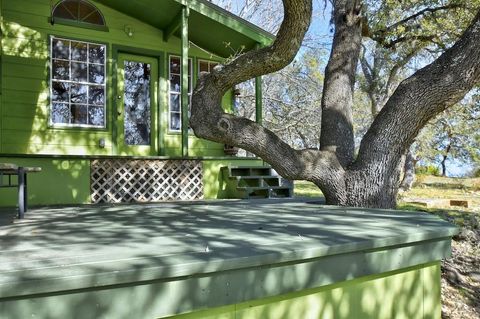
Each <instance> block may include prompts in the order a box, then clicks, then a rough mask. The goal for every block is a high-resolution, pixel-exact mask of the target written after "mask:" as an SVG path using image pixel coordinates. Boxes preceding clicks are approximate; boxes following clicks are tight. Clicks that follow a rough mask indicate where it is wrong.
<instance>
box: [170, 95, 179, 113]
mask: <svg viewBox="0 0 480 319" xmlns="http://www.w3.org/2000/svg"><path fill="white" fill-rule="evenodd" d="M170 111H172V112H180V94H170Z"/></svg>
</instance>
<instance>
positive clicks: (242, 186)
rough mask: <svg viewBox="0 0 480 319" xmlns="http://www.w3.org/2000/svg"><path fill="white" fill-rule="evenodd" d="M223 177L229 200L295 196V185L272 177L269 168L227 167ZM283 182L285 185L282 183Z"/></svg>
mask: <svg viewBox="0 0 480 319" xmlns="http://www.w3.org/2000/svg"><path fill="white" fill-rule="evenodd" d="M222 175H223V177H224V181H225V182H226V191H227V196H228V197H229V198H242V199H250V198H280V197H282V198H287V197H292V196H293V184H290V183H285V182H287V181H285V180H283V179H282V177H280V176H274V175H272V169H271V168H270V167H267V166H225V167H222ZM282 180H283V181H284V183H282Z"/></svg>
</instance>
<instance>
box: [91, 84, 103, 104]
mask: <svg viewBox="0 0 480 319" xmlns="http://www.w3.org/2000/svg"><path fill="white" fill-rule="evenodd" d="M88 103H89V104H96V105H104V103H105V88H104V87H103V86H95V85H91V86H89V87H88Z"/></svg>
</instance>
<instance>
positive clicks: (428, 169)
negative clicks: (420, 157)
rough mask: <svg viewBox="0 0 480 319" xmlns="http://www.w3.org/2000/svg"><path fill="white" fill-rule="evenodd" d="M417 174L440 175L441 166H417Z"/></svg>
mask: <svg viewBox="0 0 480 319" xmlns="http://www.w3.org/2000/svg"><path fill="white" fill-rule="evenodd" d="M415 174H424V175H434V176H440V175H441V173H440V168H438V166H434V165H421V166H417V167H415Z"/></svg>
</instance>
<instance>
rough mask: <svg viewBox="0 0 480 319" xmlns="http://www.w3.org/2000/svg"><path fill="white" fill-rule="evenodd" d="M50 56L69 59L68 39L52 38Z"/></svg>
mask: <svg viewBox="0 0 480 319" xmlns="http://www.w3.org/2000/svg"><path fill="white" fill-rule="evenodd" d="M52 56H53V58H54V59H65V60H68V59H70V41H67V40H60V39H53V41H52Z"/></svg>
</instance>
